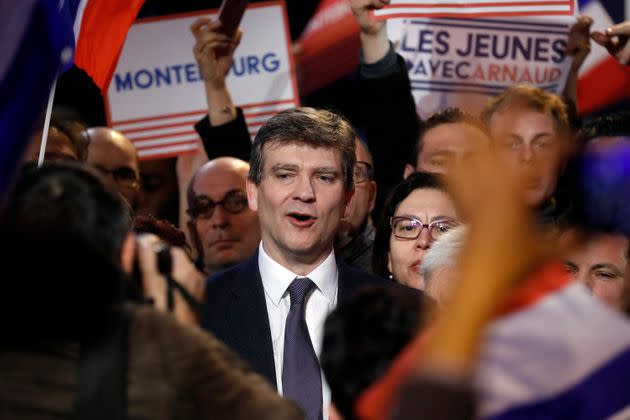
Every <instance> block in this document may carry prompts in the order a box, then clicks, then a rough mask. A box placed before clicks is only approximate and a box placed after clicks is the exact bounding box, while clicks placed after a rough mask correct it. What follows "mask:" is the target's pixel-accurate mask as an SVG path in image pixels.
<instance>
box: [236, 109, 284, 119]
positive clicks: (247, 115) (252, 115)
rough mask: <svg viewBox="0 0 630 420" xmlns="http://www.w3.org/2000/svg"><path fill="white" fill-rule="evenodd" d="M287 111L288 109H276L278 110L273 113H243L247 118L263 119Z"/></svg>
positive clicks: (272, 111)
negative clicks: (265, 116) (264, 116)
mask: <svg viewBox="0 0 630 420" xmlns="http://www.w3.org/2000/svg"><path fill="white" fill-rule="evenodd" d="M285 109H288V108H276V109H273V110H271V111H263V112H252V113H250V114H247V113H243V115H245V118H252V117H262V116H263V115H274V114H277V113H278V112H280V111H284V110H285Z"/></svg>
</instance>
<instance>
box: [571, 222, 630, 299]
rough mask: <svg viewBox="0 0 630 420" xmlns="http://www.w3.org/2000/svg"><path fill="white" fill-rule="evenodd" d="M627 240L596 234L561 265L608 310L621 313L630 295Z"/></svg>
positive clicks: (622, 237) (617, 236) (618, 236)
mask: <svg viewBox="0 0 630 420" xmlns="http://www.w3.org/2000/svg"><path fill="white" fill-rule="evenodd" d="M627 251H628V239H627V238H625V237H624V236H621V235H605V234H600V235H597V236H594V237H592V238H591V239H589V241H588V242H587V243H586V244H584V246H582V247H581V248H580V249H578V250H576V251H575V252H574V253H573V254H572V255H569V257H568V258H567V260H566V262H565V265H566V267H567V269H568V270H569V271H570V272H571V273H573V275H574V277H575V279H576V280H577V281H580V282H582V283H584V284H585V285H586V286H587V287H588V288H589V289H590V290H591V291H592V292H593V295H595V296H597V297H598V298H599V299H601V300H602V301H603V302H604V303H606V304H607V305H608V306H610V307H612V308H614V309H617V310H619V311H623V310H625V309H626V308H627V307H628V303H629V295H630V284H629V283H630V266H629V264H628V259H627Z"/></svg>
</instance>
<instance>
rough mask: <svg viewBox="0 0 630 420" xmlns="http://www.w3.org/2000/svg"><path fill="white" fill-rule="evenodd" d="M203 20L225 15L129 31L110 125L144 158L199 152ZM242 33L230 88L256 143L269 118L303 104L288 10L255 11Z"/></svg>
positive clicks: (110, 100)
mask: <svg viewBox="0 0 630 420" xmlns="http://www.w3.org/2000/svg"><path fill="white" fill-rule="evenodd" d="M201 16H208V17H210V18H212V19H215V18H216V16H217V10H206V11H200V12H194V13H188V14H182V15H174V16H167V17H160V18H149V19H143V20H139V21H137V22H136V23H135V24H134V25H133V26H132V28H131V29H130V31H129V34H128V36H127V40H126V42H125V45H124V47H123V51H122V53H121V56H120V59H119V61H118V66H117V68H116V71H115V73H114V77H113V79H112V81H111V83H110V86H109V90H108V94H107V99H106V110H107V119H108V123H109V125H110V126H111V127H112V128H114V129H116V130H119V131H121V132H122V133H123V134H125V135H126V136H127V137H129V138H130V139H131V140H132V141H133V143H134V145H135V146H136V149H137V150H138V154H139V156H140V158H141V159H157V158H162V157H168V156H175V155H179V154H182V153H190V152H193V151H195V150H196V149H197V145H198V135H197V133H196V132H195V130H194V127H193V126H194V124H195V123H196V122H197V121H198V120H199V119H200V118H202V117H203V116H204V115H205V114H206V113H207V103H206V97H205V90H204V84H203V79H202V77H201V75H200V72H199V67H198V66H197V63H196V62H195V58H194V56H193V53H192V48H193V45H194V43H195V40H194V37H193V35H192V33H191V32H190V25H191V24H192V23H193V22H194V21H195V20H196V19H197V18H199V17H201ZM240 27H241V28H242V30H243V38H242V40H241V43H240V45H239V46H238V48H237V49H236V52H235V54H234V62H233V64H232V68H231V69H230V71H229V73H228V76H227V79H226V82H227V85H228V88H229V90H230V92H231V94H232V98H233V100H234V103H235V105H237V106H240V107H241V108H243V112H244V114H245V119H246V121H247V125H248V128H249V131H250V135H251V136H252V137H253V136H254V135H255V134H256V131H257V130H258V128H259V127H260V126H261V125H262V124H263V123H264V122H265V121H266V120H267V119H268V118H269V117H271V116H272V115H273V114H275V113H276V112H278V111H281V110H283V109H287V108H292V107H294V106H297V105H298V101H299V100H298V95H297V89H296V83H295V69H294V64H293V58H292V56H291V53H290V36H289V31H288V26H287V19H286V11H285V6H284V3H283V2H281V1H272V2H265V3H255V4H252V5H250V6H249V7H248V9H247V10H246V12H245V15H244V16H243V20H242V21H241V25H240Z"/></svg>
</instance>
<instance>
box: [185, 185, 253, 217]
mask: <svg viewBox="0 0 630 420" xmlns="http://www.w3.org/2000/svg"><path fill="white" fill-rule="evenodd" d="M219 205H220V206H223V209H225V211H227V212H228V213H232V214H238V213H240V212H242V211H243V210H245V207H247V194H245V191H243V190H230V191H228V192H227V193H226V194H225V195H224V196H223V199H222V200H220V201H212V200H211V199H209V198H208V197H206V196H205V195H202V196H197V197H195V201H194V203H193V205H192V207H191V208H189V209H187V210H186V213H188V215H189V216H190V217H192V218H193V219H209V218H211V217H212V215H213V214H214V209H215V208H216V207H217V206H219Z"/></svg>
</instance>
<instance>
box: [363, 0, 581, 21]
mask: <svg viewBox="0 0 630 420" xmlns="http://www.w3.org/2000/svg"><path fill="white" fill-rule="evenodd" d="M574 13H575V2H574V0H472V1H471V0H391V2H390V3H389V5H387V6H385V7H383V8H382V9H378V10H374V11H373V12H372V14H373V16H374V17H375V18H376V19H388V18H419V17H441V18H449V17H450V18H464V17H468V18H474V17H508V16H572V15H573V14H574Z"/></svg>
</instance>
